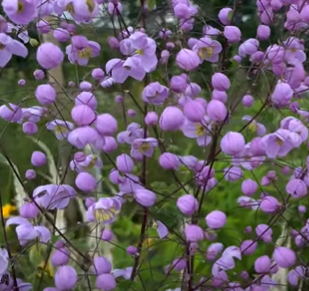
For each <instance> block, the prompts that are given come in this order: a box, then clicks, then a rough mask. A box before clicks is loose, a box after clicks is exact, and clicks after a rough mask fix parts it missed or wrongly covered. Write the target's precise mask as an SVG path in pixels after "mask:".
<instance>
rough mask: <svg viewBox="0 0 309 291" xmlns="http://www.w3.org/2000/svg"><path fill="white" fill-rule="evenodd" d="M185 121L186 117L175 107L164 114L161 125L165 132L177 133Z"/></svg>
mask: <svg viewBox="0 0 309 291" xmlns="http://www.w3.org/2000/svg"><path fill="white" fill-rule="evenodd" d="M184 121H185V117H184V115H183V113H182V111H181V110H180V109H179V108H177V107H175V106H169V107H166V108H165V109H164V111H163V112H162V114H161V117H160V120H159V123H160V127H161V128H162V130H164V131H176V130H178V129H180V127H181V126H182V125H183V123H184Z"/></svg>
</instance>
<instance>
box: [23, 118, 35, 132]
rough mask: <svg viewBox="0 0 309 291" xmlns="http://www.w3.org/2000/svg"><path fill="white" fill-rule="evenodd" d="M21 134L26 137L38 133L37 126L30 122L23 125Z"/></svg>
mask: <svg viewBox="0 0 309 291" xmlns="http://www.w3.org/2000/svg"><path fill="white" fill-rule="evenodd" d="M23 132H24V133H25V134H28V135H33V134H36V133H37V132H38V126H37V125H36V124H35V123H33V122H30V121H27V122H25V123H23Z"/></svg>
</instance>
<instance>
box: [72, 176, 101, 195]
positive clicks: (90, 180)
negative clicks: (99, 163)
mask: <svg viewBox="0 0 309 291" xmlns="http://www.w3.org/2000/svg"><path fill="white" fill-rule="evenodd" d="M75 185H76V187H77V188H78V189H80V190H81V191H83V192H92V191H94V190H95V189H96V188H97V181H96V179H95V178H94V177H93V176H92V175H91V174H89V173H87V172H80V173H79V174H78V175H77V177H76V179H75Z"/></svg>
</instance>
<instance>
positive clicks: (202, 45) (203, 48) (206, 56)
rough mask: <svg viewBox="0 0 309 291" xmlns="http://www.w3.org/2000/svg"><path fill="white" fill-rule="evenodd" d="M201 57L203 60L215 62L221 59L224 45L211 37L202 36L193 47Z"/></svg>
mask: <svg viewBox="0 0 309 291" xmlns="http://www.w3.org/2000/svg"><path fill="white" fill-rule="evenodd" d="M192 50H193V51H195V52H196V53H197V54H198V56H199V57H200V59H201V62H203V61H208V62H211V63H215V62H217V61H218V60H219V54H220V53H221V51H222V45H221V44H220V43H219V42H218V41H216V40H213V39H211V38H210V37H207V36H206V37H203V38H201V39H200V40H199V41H198V42H197V43H196V44H195V45H194V46H193V48H192Z"/></svg>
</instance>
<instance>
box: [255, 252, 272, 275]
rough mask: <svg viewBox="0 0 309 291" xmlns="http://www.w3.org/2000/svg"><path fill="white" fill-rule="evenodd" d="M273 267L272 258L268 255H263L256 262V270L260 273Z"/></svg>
mask: <svg viewBox="0 0 309 291" xmlns="http://www.w3.org/2000/svg"><path fill="white" fill-rule="evenodd" d="M270 267H271V260H270V258H269V257H268V256H261V257H259V258H257V259H256V260H255V262H254V270H255V271H256V272H257V273H258V274H263V273H267V272H268V271H269V269H270Z"/></svg>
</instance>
